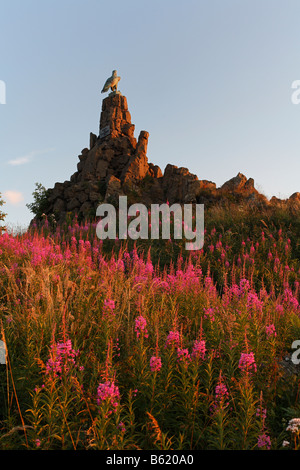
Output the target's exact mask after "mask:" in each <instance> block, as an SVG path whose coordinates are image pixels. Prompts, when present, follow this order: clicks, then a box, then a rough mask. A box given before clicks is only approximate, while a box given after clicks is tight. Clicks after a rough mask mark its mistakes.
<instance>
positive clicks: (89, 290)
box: [0, 205, 300, 451]
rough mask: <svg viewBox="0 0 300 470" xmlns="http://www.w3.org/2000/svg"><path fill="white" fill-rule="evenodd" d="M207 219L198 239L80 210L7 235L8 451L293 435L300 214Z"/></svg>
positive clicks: (287, 439) (270, 445)
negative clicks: (102, 236)
mask: <svg viewBox="0 0 300 470" xmlns="http://www.w3.org/2000/svg"><path fill="white" fill-rule="evenodd" d="M205 228H206V230H205V237H204V247H203V249H201V250H199V251H194V252H187V251H185V250H184V240H183V241H178V240H176V241H174V240H172V239H171V240H154V241H152V242H151V241H147V240H140V241H139V240H138V241H136V242H134V241H131V240H128V241H127V242H126V243H125V242H124V241H118V240H116V241H112V240H110V241H109V240H104V241H101V240H99V239H98V238H97V236H96V222H95V223H93V222H82V223H77V221H76V220H71V219H70V220H69V221H67V222H66V224H65V225H63V226H57V225H56V224H55V222H54V221H52V220H47V219H46V218H45V219H44V222H43V224H41V225H39V226H35V225H32V226H31V227H30V229H29V230H28V231H27V232H26V233H20V234H13V233H7V232H3V233H2V235H0V327H1V335H2V340H3V342H4V344H5V346H6V351H7V356H6V364H2V365H0V449H23V448H24V449H26V448H27V449H51V450H52V449H78V450H80V449H166V450H170V449H173V450H179V449H189V450H191V449H235V450H240V449H245V450H246V449H247V450H254V449H261V450H267V449H281V450H283V451H284V450H285V449H298V448H299V445H300V443H299V435H300V419H298V420H297V418H300V405H299V384H300V382H299V375H298V372H299V371H298V367H297V365H296V364H294V363H293V362H292V361H291V354H292V353H293V352H294V350H293V349H292V344H293V342H294V341H295V340H300V307H299V281H300V246H299V233H300V217H299V213H298V212H297V210H296V209H295V208H291V209H290V210H287V209H282V208H280V207H277V208H273V209H272V210H271V209H270V210H264V211H261V210H259V209H255V208H251V207H249V206H238V205H232V206H228V207H212V208H211V209H209V210H208V211H206V212H205ZM299 367H300V366H299Z"/></svg>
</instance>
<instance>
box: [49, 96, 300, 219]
mask: <svg viewBox="0 0 300 470" xmlns="http://www.w3.org/2000/svg"><path fill="white" fill-rule="evenodd" d="M134 130H135V126H134V124H133V123H132V122H131V114H130V112H129V110H128V104H127V99H126V97H125V96H122V95H121V94H118V93H116V94H114V93H112V94H111V95H109V96H108V97H107V98H105V99H104V100H103V101H102V109H101V114H100V126H99V135H98V136H97V135H96V134H93V133H92V132H91V133H90V136H89V148H84V149H83V150H82V151H81V153H80V155H78V160H79V161H78V163H77V170H76V171H75V172H74V173H73V174H72V176H71V177H70V180H69V181H65V182H64V183H55V185H54V188H51V189H49V190H48V191H47V194H48V196H47V203H48V205H47V208H46V210H45V214H46V215H50V214H54V215H55V217H56V219H57V220H58V221H60V222H62V221H63V220H64V219H65V218H66V216H67V214H68V213H71V214H77V215H80V217H82V218H87V217H89V218H90V217H92V216H93V215H94V217H95V215H96V209H97V206H98V205H99V204H100V203H102V202H111V203H116V204H117V203H118V198H119V196H121V195H126V196H127V197H128V203H133V202H142V203H144V204H146V205H150V204H152V203H159V204H161V203H166V202H167V201H168V202H169V203H170V204H173V203H181V204H184V203H205V204H211V203H213V202H215V201H220V200H222V199H223V198H226V197H227V196H228V195H238V196H239V198H244V199H246V200H247V199H248V200H249V201H250V200H251V201H252V202H253V201H254V202H255V201H256V200H258V199H259V197H260V196H261V195H260V194H259V193H258V191H257V190H256V189H255V188H254V181H253V179H252V178H249V179H247V178H246V176H244V175H243V174H241V173H238V175H237V176H236V177H234V178H232V179H230V180H229V181H227V182H226V183H224V184H223V185H222V186H221V187H220V188H217V187H216V184H215V183H214V182H212V181H208V180H205V179H203V180H199V179H198V177H197V176H196V175H194V174H192V173H190V171H189V170H188V169H187V168H183V167H179V168H178V167H177V166H175V165H171V164H168V165H167V166H166V168H165V171H164V172H162V171H161V169H160V167H159V166H157V165H155V164H153V163H149V162H148V157H147V147H148V139H149V133H148V132H147V131H145V130H142V131H141V132H140V134H139V136H138V139H136V138H135V136H134ZM184 157H185V158H186V156H184ZM291 199H292V200H295V201H297V202H298V200H299V198H298V196H296V195H295V196H294V197H291ZM260 200H261V198H260Z"/></svg>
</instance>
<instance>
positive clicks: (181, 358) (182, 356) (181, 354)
mask: <svg viewBox="0 0 300 470" xmlns="http://www.w3.org/2000/svg"><path fill="white" fill-rule="evenodd" d="M177 359H178V362H189V361H190V360H191V356H190V353H189V350H188V349H187V348H186V349H181V348H178V349H177Z"/></svg>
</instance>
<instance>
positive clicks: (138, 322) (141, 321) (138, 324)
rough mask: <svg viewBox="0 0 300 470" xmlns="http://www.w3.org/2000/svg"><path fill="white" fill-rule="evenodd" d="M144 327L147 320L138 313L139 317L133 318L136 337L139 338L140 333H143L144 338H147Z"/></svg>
mask: <svg viewBox="0 0 300 470" xmlns="http://www.w3.org/2000/svg"><path fill="white" fill-rule="evenodd" d="M146 327H147V320H146V318H144V317H143V316H142V315H140V316H139V317H137V318H136V319H135V327H134V331H135V332H136V336H137V338H139V336H140V335H141V333H142V334H143V336H144V337H145V338H148V331H147V328H146Z"/></svg>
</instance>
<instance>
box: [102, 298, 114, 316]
mask: <svg viewBox="0 0 300 470" xmlns="http://www.w3.org/2000/svg"><path fill="white" fill-rule="evenodd" d="M115 307H116V304H115V301H114V300H111V299H105V300H104V304H103V315H105V316H106V315H114V314H115V313H114V309H115Z"/></svg>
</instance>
